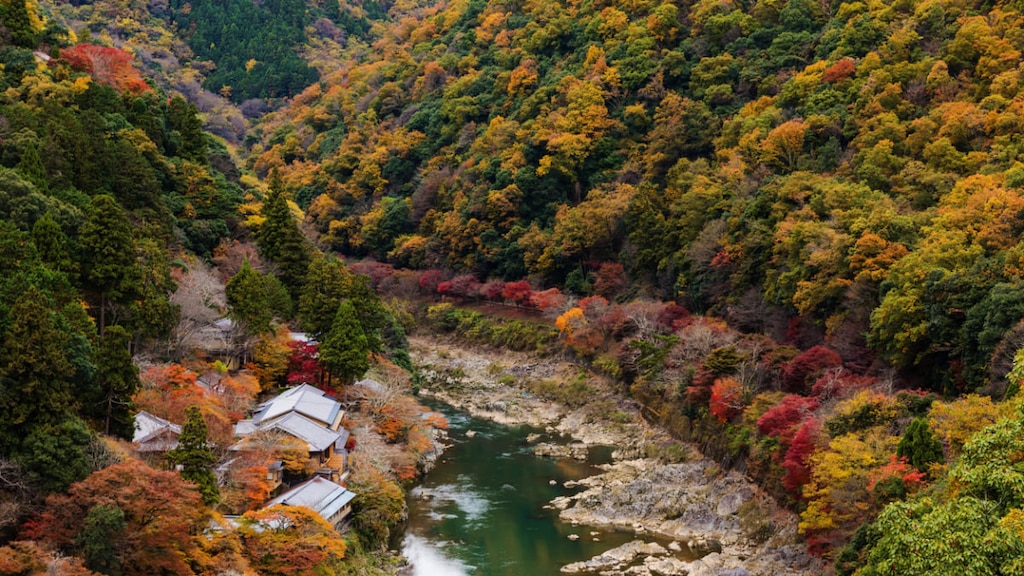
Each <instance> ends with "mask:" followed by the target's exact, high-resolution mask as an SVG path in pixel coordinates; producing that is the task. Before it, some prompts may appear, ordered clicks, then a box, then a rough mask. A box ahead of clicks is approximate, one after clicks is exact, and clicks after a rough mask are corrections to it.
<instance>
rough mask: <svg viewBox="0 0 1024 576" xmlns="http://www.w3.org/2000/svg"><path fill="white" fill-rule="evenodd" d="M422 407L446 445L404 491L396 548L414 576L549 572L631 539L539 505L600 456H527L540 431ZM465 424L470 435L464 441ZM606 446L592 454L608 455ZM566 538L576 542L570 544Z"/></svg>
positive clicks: (536, 575)
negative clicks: (440, 421) (402, 529)
mask: <svg viewBox="0 0 1024 576" xmlns="http://www.w3.org/2000/svg"><path fill="white" fill-rule="evenodd" d="M426 403H427V404H428V405H430V406H431V407H432V408H434V409H437V410H439V411H441V412H443V413H444V414H445V415H446V416H447V417H448V420H449V437H450V443H451V444H453V446H452V447H451V448H448V449H447V450H446V451H445V452H444V454H443V455H442V456H441V458H440V459H439V460H438V462H437V466H436V467H435V468H434V469H433V470H431V471H430V472H429V473H428V474H427V475H426V477H425V478H424V480H423V483H422V484H421V485H420V486H418V487H416V488H414V489H413V490H412V492H411V494H410V498H409V524H408V527H407V530H406V533H405V537H404V539H403V540H402V544H401V546H402V553H403V554H404V555H405V556H406V558H408V559H409V560H410V562H411V563H412V566H413V567H412V572H411V574H413V576H462V575H474V576H549V575H556V574H558V573H559V569H560V568H561V567H562V566H564V565H566V564H569V563H571V562H576V561H580V560H587V559H590V558H591V557H593V556H596V555H598V554H601V553H602V552H604V551H606V550H608V549H610V548H612V547H614V546H618V545H620V544H624V543H626V542H629V541H631V540H633V539H635V538H636V536H635V535H633V534H631V533H623V532H610V531H605V530H601V529H598V528H590V527H585V526H572V525H570V524H566V523H563V522H561V521H559V520H558V514H557V512H556V511H553V510H545V509H544V508H543V506H544V505H545V504H547V503H548V502H549V501H550V500H551V499H552V498H554V497H556V496H560V495H563V494H566V493H568V491H569V489H566V488H564V487H563V486H562V485H563V484H564V483H565V481H567V480H574V479H579V478H583V477H586V476H589V475H592V474H594V473H595V472H596V471H597V470H596V469H595V468H594V464H596V463H598V462H596V461H591V462H577V461H575V460H572V459H551V458H542V457H538V456H535V455H533V453H532V452H531V451H530V447H529V446H528V445H527V443H526V436H527V435H528V434H530V433H534V432H541V431H539V430H536V429H533V428H529V427H525V426H518V427H510V426H502V425H499V424H495V423H492V422H486V421H482V420H477V419H473V418H471V417H469V416H467V415H465V414H464V413H461V412H457V411H455V410H453V409H451V408H449V407H447V406H445V405H440V404H435V403H432V402H430V401H429V400H427V402H426ZM468 430H472V431H474V432H475V433H476V434H475V435H474V436H472V437H468V436H467V435H466V432H467V431H468ZM544 440H548V441H550V440H552V439H549V438H544ZM609 452H610V450H606V451H604V452H603V455H602V454H597V455H596V456H595V455H594V454H593V453H592V457H596V459H597V460H600V459H602V457H603V459H604V460H605V461H607V460H608V454H609ZM551 480H555V481H556V485H554V486H552V485H551V484H550V481H551ZM594 532H596V533H597V534H592V533H594ZM570 534H577V535H579V536H580V538H579V540H576V541H573V540H570V539H569V538H568V536H569V535H570ZM663 543H664V542H663Z"/></svg>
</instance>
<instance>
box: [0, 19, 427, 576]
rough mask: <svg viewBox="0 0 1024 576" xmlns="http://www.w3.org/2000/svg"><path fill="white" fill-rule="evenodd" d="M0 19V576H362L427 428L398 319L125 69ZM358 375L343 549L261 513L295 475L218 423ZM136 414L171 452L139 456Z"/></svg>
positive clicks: (298, 468) (293, 511) (107, 52)
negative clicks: (276, 397)
mask: <svg viewBox="0 0 1024 576" xmlns="http://www.w3.org/2000/svg"><path fill="white" fill-rule="evenodd" d="M0 23H2V26H0V62H2V66H0V341H2V345H0V573H2V574H5V575H22V574H24V575H30V574H39V573H50V574H64V575H75V576H86V575H89V574H177V575H185V574H224V573H236V574H313V573H316V574H350V573H359V574H377V573H381V572H379V569H380V567H381V566H382V565H385V564H387V563H389V562H391V563H393V562H394V561H393V560H389V558H388V557H387V556H386V555H382V554H370V553H369V552H375V551H378V550H381V549H382V548H383V547H384V546H385V545H386V544H387V541H388V537H389V533H390V530H391V529H392V528H393V527H394V526H395V525H396V524H397V523H398V522H399V521H400V519H401V517H402V514H403V513H404V494H403V492H402V489H401V488H400V486H399V483H400V482H403V481H408V480H409V479H411V478H412V477H413V476H414V475H415V474H416V471H417V464H418V462H419V460H420V457H421V456H422V455H423V454H424V453H425V452H427V451H429V450H430V449H431V440H430V433H431V430H432V429H434V428H436V427H443V426H444V425H445V423H444V422H443V419H430V418H425V417H424V412H425V410H424V409H423V408H422V407H420V406H418V405H417V404H415V403H414V402H413V401H412V400H411V398H409V397H407V396H405V395H404V394H402V393H401V391H402V390H405V389H407V388H408V385H409V375H408V372H407V370H409V369H411V365H410V364H409V358H408V354H407V353H406V352H405V336H404V331H403V329H402V326H401V325H400V324H398V323H397V321H396V320H395V319H394V318H393V316H392V315H391V314H390V313H389V312H388V310H386V309H385V308H384V306H383V305H382V303H381V301H380V299H379V298H378V296H377V294H376V293H375V292H374V291H373V290H372V288H371V287H370V284H369V281H368V279H367V278H365V277H361V276H357V275H354V274H351V273H349V272H348V270H347V268H346V267H345V265H344V264H343V263H342V262H341V261H339V260H338V259H336V258H334V257H331V256H328V255H325V254H323V253H322V252H320V251H319V250H317V249H316V248H315V247H314V246H313V245H312V244H311V243H310V242H309V240H308V239H307V238H306V236H305V234H304V233H303V232H302V231H301V230H300V228H299V223H298V221H297V219H296V218H295V216H294V210H293V207H292V205H291V204H290V202H289V201H288V200H287V199H286V198H285V196H284V194H283V189H282V187H281V182H280V180H279V179H276V180H275V178H273V177H271V178H270V179H269V180H268V182H267V183H262V182H260V181H259V180H258V179H256V178H255V177H253V176H252V175H247V174H244V173H243V172H242V171H241V170H240V169H239V167H238V166H237V164H236V160H235V156H234V152H233V151H232V150H230V149H229V147H228V146H227V145H226V144H225V142H224V140H222V139H220V138H217V137H215V136H213V135H211V134H209V133H207V132H205V131H204V130H203V126H204V121H203V118H202V117H201V116H200V114H199V112H198V110H197V107H196V106H195V105H194V104H192V103H190V102H188V101H187V100H186V99H185V98H184V97H183V95H182V94H179V93H168V92H166V91H164V90H163V89H162V88H160V87H158V86H156V82H155V81H154V80H153V79H150V78H146V77H145V76H143V74H142V73H141V72H140V69H139V68H138V67H137V62H135V61H134V59H133V57H132V55H131V54H130V53H128V52H125V51H123V50H121V49H119V48H116V47H113V46H104V45H102V44H95V43H91V42H86V41H81V42H79V41H78V40H80V39H82V34H81V33H82V31H81V30H80V31H78V32H75V31H72V29H69V28H66V27H64V26H63V25H62V24H61V23H60V22H59V21H57V20H55V19H54V18H53V17H52V15H51V14H47V13H46V11H45V10H43V9H41V7H40V6H39V5H38V4H36V3H34V2H31V1H28V2H26V1H25V0H13V1H11V2H5V3H0ZM243 206H247V207H250V208H252V209H253V210H254V212H248V211H246V210H243V209H242V207H243ZM307 277H309V278H312V280H313V281H312V282H307ZM288 321H293V322H294V324H295V325H296V326H298V325H299V324H301V325H302V329H304V330H306V331H307V332H308V333H309V334H310V335H311V336H313V337H315V338H317V340H318V341H319V342H320V344H319V350H316V349H315V348H314V349H313V350H312V351H311V350H310V349H309V347H308V346H306V345H304V344H303V343H302V342H301V341H297V340H295V338H293V337H292V336H291V335H290V333H289V330H288ZM225 322H226V324H225ZM211 334H212V336H211ZM371 359H372V360H373V362H372V365H373V371H372V372H371V375H372V377H373V378H375V382H376V384H375V388H373V389H370V390H368V391H364V392H363V393H362V395H361V396H360V398H361V400H362V402H363V404H362V407H361V409H360V410H359V411H357V412H355V413H349V414H347V415H346V416H345V420H344V422H343V424H344V427H345V428H344V429H345V435H346V436H345V437H346V438H349V439H350V442H349V443H348V444H346V450H347V451H348V452H347V454H348V456H347V457H348V458H351V459H352V461H353V462H356V461H362V462H363V463H362V464H361V465H359V466H353V467H352V469H351V471H350V472H348V473H346V477H347V478H348V486H349V487H351V489H352V490H353V491H357V492H358V494H359V500H358V501H357V502H356V503H355V504H354V508H355V510H356V513H355V514H354V516H353V518H352V520H351V524H350V530H349V531H348V533H347V534H346V536H345V537H344V538H343V537H342V536H341V535H340V534H339V533H338V532H337V531H335V529H334V527H333V526H332V525H331V524H329V523H327V521H326V520H325V519H323V518H321V516H319V515H317V514H315V513H313V512H311V511H308V510H304V509H299V508H289V507H285V508H280V507H273V508H267V507H264V504H265V502H266V501H267V500H269V498H270V496H271V494H272V493H273V491H274V490H275V488H277V486H278V485H280V484H281V479H278V480H277V484H276V485H275V484H272V483H271V479H273V478H274V475H273V474H271V470H272V469H277V470H280V472H279V474H283V478H284V479H285V480H287V481H288V482H289V485H293V484H295V483H297V482H300V481H302V480H304V479H306V478H310V477H311V476H312V474H313V473H314V472H316V469H315V468H312V466H313V464H314V461H312V460H311V458H310V454H309V450H308V447H307V446H306V445H305V444H303V443H301V442H299V443H296V442H295V441H294V440H288V438H287V437H278V436H274V435H272V434H271V435H268V436H260V438H259V440H258V441H257V440H250V444H249V445H246V447H243V448H238V447H237V445H236V442H237V438H236V436H235V433H234V431H233V428H234V424H235V422H237V421H238V420H240V419H242V418H244V417H245V415H246V414H247V413H248V412H249V410H250V409H251V408H252V406H253V405H254V404H255V401H256V400H257V399H258V398H259V399H263V398H266V397H268V396H269V395H272V394H274V393H276V392H277V391H279V390H280V389H281V388H283V387H287V386H294V385H298V384H302V383H306V382H311V383H317V384H321V385H323V386H324V387H325V388H327V389H339V388H340V387H341V386H342V385H348V386H349V387H351V386H350V385H351V384H352V383H353V382H354V381H355V380H356V379H357V378H360V377H362V376H363V375H364V374H365V373H367V370H368V369H370V368H371ZM392 360H393V361H394V363H392ZM400 366H401V367H400ZM332 387H333V388H332ZM143 416H145V419H146V421H147V422H150V423H152V422H157V423H163V425H165V428H166V430H168V431H173V432H174V434H175V435H176V438H177V440H176V441H175V442H174V443H173V445H168V446H165V447H163V448H161V449H159V450H158V451H156V452H154V453H148V452H146V451H144V450H143V448H141V447H140V446H139V444H138V442H139V430H140V429H139V427H138V420H139V419H141V418H143ZM340 424H341V423H339V424H336V425H335V426H338V425H340ZM350 432H351V435H350V436H349V433H350ZM133 440H135V442H136V443H134V444H133V443H132V441H133ZM357 442H358V445H357ZM342 462H343V461H342ZM275 463H276V464H275ZM332 465H334V464H332ZM343 465H344V464H343V463H342V464H337V466H343ZM338 472H339V469H334V473H335V474H337V473H338ZM349 474H350V475H349ZM226 518H232V519H233V520H231V521H228V520H226ZM268 526H271V527H275V528H276V529H275V530H268V529H267V527H268ZM282 559H283V560H282Z"/></svg>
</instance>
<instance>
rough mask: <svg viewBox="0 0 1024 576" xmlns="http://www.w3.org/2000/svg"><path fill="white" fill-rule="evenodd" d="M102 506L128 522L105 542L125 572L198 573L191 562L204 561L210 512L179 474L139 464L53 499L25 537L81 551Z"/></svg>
mask: <svg viewBox="0 0 1024 576" xmlns="http://www.w3.org/2000/svg"><path fill="white" fill-rule="evenodd" d="M97 506H108V507H115V508H116V509H117V510H119V511H120V515H121V516H122V517H123V525H121V527H120V528H117V529H116V530H113V531H111V532H108V533H107V534H106V536H105V538H106V539H107V540H108V545H109V546H110V547H111V549H112V551H113V554H115V555H116V560H117V563H118V565H119V566H120V567H121V569H122V570H124V571H125V573H127V574H160V573H170V574H181V575H189V574H194V573H195V570H194V567H193V565H192V564H191V562H188V561H186V559H192V560H193V561H199V562H202V560H203V554H201V553H200V548H199V547H198V545H197V543H196V540H195V535H196V534H197V533H199V532H200V531H201V529H202V526H203V520H204V519H205V517H206V511H205V507H204V506H203V505H202V500H201V498H200V497H199V493H198V492H197V491H196V490H195V488H194V487H192V486H191V485H189V484H188V483H187V482H185V481H184V480H182V478H181V476H180V475H178V473H176V472H167V471H161V470H154V469H152V468H150V467H149V466H146V465H145V464H143V463H141V462H138V461H129V462H124V463H120V464H115V465H113V466H110V467H108V468H104V469H103V470H100V471H98V472H95V473H93V474H92V475H91V476H89V477H88V478H86V479H85V480H83V481H81V482H78V483H76V484H74V485H72V486H71V488H70V489H69V490H68V492H67V494H55V495H52V496H50V497H49V498H47V501H46V508H45V510H44V512H43V513H42V515H41V516H39V518H38V520H36V521H33V522H32V523H31V524H30V525H29V526H28V527H27V528H26V531H25V536H27V537H28V538H31V539H34V540H37V541H40V542H46V543H48V544H51V545H54V546H58V547H61V548H62V549H67V550H75V551H77V546H78V545H79V543H80V542H81V541H82V539H83V538H85V537H86V536H85V535H86V534H87V531H88V530H90V529H92V528H91V526H90V524H89V521H88V520H89V518H90V517H91V512H92V511H93V510H94V509H95V508H96V507H97Z"/></svg>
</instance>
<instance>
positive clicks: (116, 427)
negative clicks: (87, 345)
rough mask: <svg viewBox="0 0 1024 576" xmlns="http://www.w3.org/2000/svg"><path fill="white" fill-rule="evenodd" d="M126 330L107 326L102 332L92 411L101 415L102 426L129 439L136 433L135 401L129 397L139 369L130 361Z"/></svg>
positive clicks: (135, 383)
mask: <svg viewBox="0 0 1024 576" xmlns="http://www.w3.org/2000/svg"><path fill="white" fill-rule="evenodd" d="M130 339H131V338H130V336H129V335H128V332H127V331H126V330H125V329H124V328H122V327H120V326H110V327H108V328H107V331H106V333H105V334H104V335H103V340H102V341H101V342H100V349H99V351H98V353H97V355H96V364H97V368H98V374H97V383H98V384H99V393H100V397H99V398H98V399H97V402H95V403H94V404H96V406H95V409H94V410H93V412H94V413H99V414H101V415H102V422H103V426H104V430H105V431H106V433H107V434H113V435H115V436H119V437H121V438H124V439H125V440H131V438H132V436H133V435H134V434H135V403H134V402H133V401H132V397H133V396H135V393H136V392H138V391H139V385H140V382H139V369H138V368H137V367H136V366H135V364H134V363H132V355H131V352H130V351H129V350H128V346H129V344H130Z"/></svg>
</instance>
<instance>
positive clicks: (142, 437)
mask: <svg viewBox="0 0 1024 576" xmlns="http://www.w3.org/2000/svg"><path fill="white" fill-rule="evenodd" d="M165 432H171V433H172V434H173V435H174V436H177V435H179V434H181V426H179V425H177V424H172V423H171V422H168V421H167V420H164V419H163V418H160V417H159V416H154V415H152V414H150V413H149V412H146V411H145V410H143V411H141V412H139V413H138V414H136V415H135V435H134V436H132V442H135V443H137V444H139V443H143V442H148V441H150V440H153V439H154V438H157V437H159V436H160V435H161V434H163V433H165Z"/></svg>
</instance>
